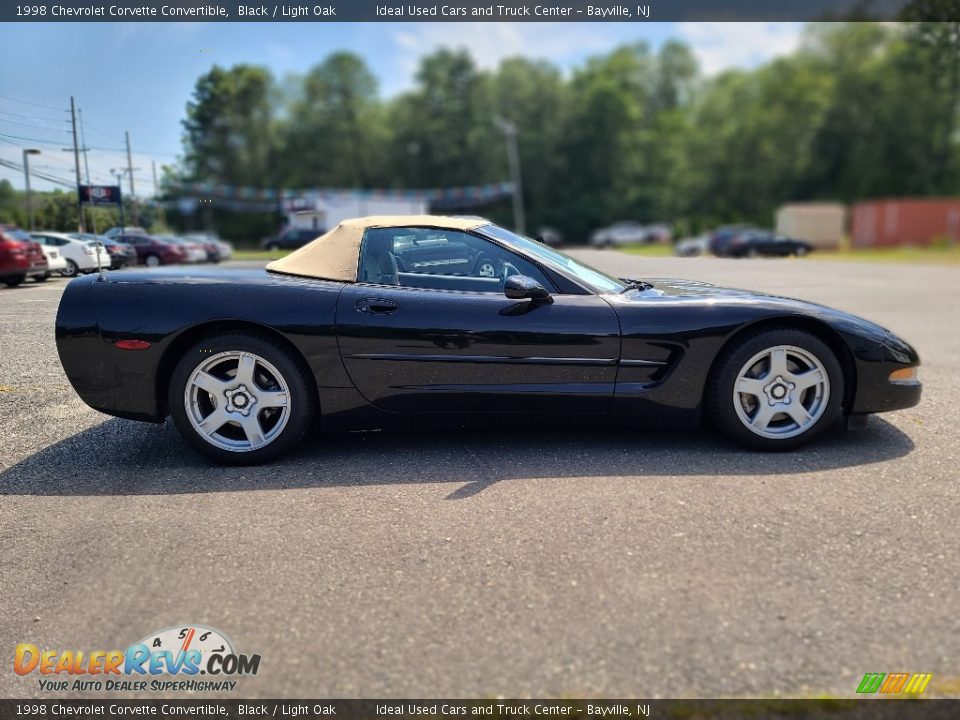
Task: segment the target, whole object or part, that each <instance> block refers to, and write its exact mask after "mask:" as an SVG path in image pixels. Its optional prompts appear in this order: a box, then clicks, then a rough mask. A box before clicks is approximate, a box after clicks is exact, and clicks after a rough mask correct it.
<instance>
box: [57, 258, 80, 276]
mask: <svg viewBox="0 0 960 720" xmlns="http://www.w3.org/2000/svg"><path fill="white" fill-rule="evenodd" d="M60 274H61V275H63V277H76V276H77V275H79V274H80V266H79V265H77V264H76V263H75V262H74V261H73V260H67V266H66V267H65V268H64V269H63V270H61V271H60Z"/></svg>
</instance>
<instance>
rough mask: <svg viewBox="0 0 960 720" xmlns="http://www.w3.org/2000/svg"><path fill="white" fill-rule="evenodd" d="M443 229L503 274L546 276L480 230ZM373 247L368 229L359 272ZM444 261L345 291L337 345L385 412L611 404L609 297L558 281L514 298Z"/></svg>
mask: <svg viewBox="0 0 960 720" xmlns="http://www.w3.org/2000/svg"><path fill="white" fill-rule="evenodd" d="M370 232H371V231H369V230H368V231H367V233H368V234H369V233H370ZM442 234H443V235H444V237H446V238H448V239H449V240H450V242H451V244H452V243H454V242H456V243H462V242H466V243H468V244H469V245H470V246H471V248H472V250H471V252H473V253H482V254H483V255H484V256H485V257H491V258H495V261H496V263H497V264H498V267H500V268H501V269H502V272H503V273H504V275H506V274H509V273H511V272H515V273H519V274H525V275H531V276H534V278H535V279H537V280H538V281H539V282H541V284H544V283H548V284H549V279H548V278H547V276H546V275H545V274H544V273H543V272H542V271H541V270H540V269H539V268H538V267H537V266H536V265H535V264H534V263H532V262H530V261H527V260H525V259H524V258H521V257H519V256H516V255H515V254H513V253H511V252H509V251H507V250H505V249H504V248H501V247H500V246H498V245H496V244H495V243H492V242H490V241H489V240H486V239H485V238H479V237H477V236H473V235H469V234H467V233H460V232H459V231H449V230H446V231H442ZM398 237H400V235H399V233H398ZM401 242H404V240H401ZM437 247H438V246H437ZM368 249H369V248H368V239H367V237H366V236H365V238H364V242H363V247H362V249H361V277H364V275H363V273H364V270H363V267H364V258H368V259H369V260H370V261H371V262H372V261H373V260H375V259H374V258H369V252H368ZM398 249H399V248H398ZM439 250H440V248H439V247H438V252H439ZM445 267H447V266H444V265H437V266H433V267H431V268H430V269H431V270H432V272H429V273H411V272H399V273H397V275H398V276H399V277H398V283H397V284H393V283H390V284H385V283H383V282H379V281H378V280H380V278H368V281H366V282H358V283H356V284H350V285H347V286H345V287H344V289H343V290H342V291H341V293H340V296H339V300H338V303H337V315H336V322H337V334H338V338H339V346H340V354H341V357H342V359H343V363H344V366H345V367H346V370H347V372H348V374H349V376H350V378H351V380H352V381H353V384H354V385H355V386H356V388H357V389H358V391H359V392H360V393H361V394H362V395H363V396H364V397H365V398H366V399H367V400H368V401H369V402H370V403H372V404H373V405H376V406H377V407H379V408H381V409H384V410H388V411H392V412H457V411H469V412H550V413H556V412H572V413H591V412H593V413H597V412H604V411H606V410H607V409H609V406H610V403H611V400H612V397H613V391H614V385H615V381H616V372H617V364H618V362H619V355H620V326H619V322H618V320H617V316H616V314H615V312H614V311H613V309H612V308H611V307H610V305H608V304H607V302H606V301H604V300H603V299H602V298H600V297H598V296H596V295H564V294H558V293H554V294H553V296H552V302H539V301H538V302H534V301H530V300H519V301H518V300H511V299H509V298H507V297H506V296H505V295H504V294H503V290H502V279H498V278H490V277H487V276H481V275H477V276H475V275H465V274H463V273H460V272H457V273H451V274H443V273H441V272H439V270H441V269H443V268H445ZM456 267H459V266H456ZM545 286H546V285H545ZM548 289H552V286H550V287H548Z"/></svg>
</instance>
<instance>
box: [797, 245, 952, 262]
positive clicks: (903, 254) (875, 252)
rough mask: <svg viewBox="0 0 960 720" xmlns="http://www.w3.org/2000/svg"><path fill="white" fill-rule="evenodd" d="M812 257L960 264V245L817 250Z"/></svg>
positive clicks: (819, 258)
mask: <svg viewBox="0 0 960 720" xmlns="http://www.w3.org/2000/svg"><path fill="white" fill-rule="evenodd" d="M810 257H813V258H816V259H818V260H854V261H858V262H881V263H925V264H928V265H960V246H954V247H892V248H857V249H849V250H817V251H816V252H813V253H811V255H810Z"/></svg>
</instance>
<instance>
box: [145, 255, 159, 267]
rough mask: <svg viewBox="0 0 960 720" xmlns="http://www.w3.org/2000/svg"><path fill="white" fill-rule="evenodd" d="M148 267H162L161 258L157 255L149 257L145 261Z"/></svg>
mask: <svg viewBox="0 0 960 720" xmlns="http://www.w3.org/2000/svg"><path fill="white" fill-rule="evenodd" d="M143 262H144V264H145V265H146V266H147V267H160V265H161V262H160V257H159V256H157V255H147V257H145V258H144V260H143Z"/></svg>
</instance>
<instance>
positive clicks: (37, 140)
mask: <svg viewBox="0 0 960 720" xmlns="http://www.w3.org/2000/svg"><path fill="white" fill-rule="evenodd" d="M0 137H5V138H13V139H14V140H26V141H27V142H35V143H41V144H46V145H62V144H63V143H58V142H57V141H56V140H49V139H43V138H34V137H24V136H23V135H8V134H6V133H0ZM117 152H123V151H122V150H118V151H117Z"/></svg>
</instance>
